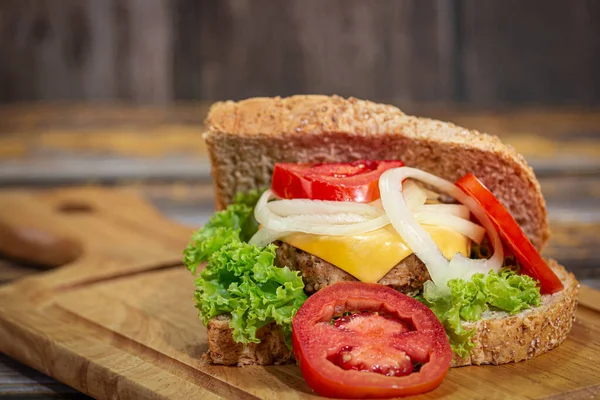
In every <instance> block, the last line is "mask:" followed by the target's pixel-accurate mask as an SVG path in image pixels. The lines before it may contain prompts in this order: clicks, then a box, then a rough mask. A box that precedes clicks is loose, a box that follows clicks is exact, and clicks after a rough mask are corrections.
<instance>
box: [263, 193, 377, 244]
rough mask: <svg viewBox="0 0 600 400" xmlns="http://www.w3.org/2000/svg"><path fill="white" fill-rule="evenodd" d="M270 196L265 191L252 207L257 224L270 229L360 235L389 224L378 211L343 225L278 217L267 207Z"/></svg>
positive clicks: (299, 218) (317, 233)
mask: <svg viewBox="0 0 600 400" xmlns="http://www.w3.org/2000/svg"><path fill="white" fill-rule="evenodd" d="M271 196H272V192H271V191H270V190H267V191H265V192H264V193H263V194H262V196H261V197H260V199H259V200H258V203H257V204H256V207H255V209H254V217H255V218H256V221H258V223H259V224H261V225H263V226H264V227H265V228H268V229H270V230H272V231H280V232H284V231H293V232H304V233H310V234H313V235H330V236H351V235H360V234H363V233H367V232H371V231H374V230H377V229H379V228H382V227H384V226H386V225H387V224H389V219H388V217H387V216H386V215H385V214H383V213H380V215H379V216H378V217H375V218H372V219H369V220H367V221H364V222H358V223H354V224H343V225H331V224H329V225H327V224H323V223H314V222H306V221H305V220H302V218H301V217H298V218H293V217H292V216H289V217H280V216H278V215H276V214H275V213H273V212H272V211H271V210H270V208H269V207H268V205H267V204H268V201H269V199H270V197H271Z"/></svg>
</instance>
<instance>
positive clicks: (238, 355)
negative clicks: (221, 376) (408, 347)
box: [205, 260, 579, 367]
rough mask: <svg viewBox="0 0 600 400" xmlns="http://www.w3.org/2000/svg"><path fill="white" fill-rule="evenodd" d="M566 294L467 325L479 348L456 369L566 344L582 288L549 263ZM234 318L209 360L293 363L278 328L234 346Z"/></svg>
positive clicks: (213, 325)
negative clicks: (471, 330)
mask: <svg viewBox="0 0 600 400" xmlns="http://www.w3.org/2000/svg"><path fill="white" fill-rule="evenodd" d="M548 263H549V265H550V267H551V268H552V269H553V270H554V271H555V272H556V274H557V275H558V277H559V278H560V279H561V281H562V282H563V284H564V286H565V288H564V290H561V291H560V292H558V293H555V294H553V295H544V296H542V304H541V305H540V306H539V307H536V308H533V309H529V310H524V311H522V312H521V313H519V314H515V315H511V314H508V313H505V312H499V311H492V312H489V311H488V312H486V313H485V314H484V318H483V319H481V320H479V321H477V322H464V323H463V325H464V327H465V328H467V329H475V330H476V331H475V335H474V336H473V343H474V344H475V347H474V348H473V351H472V352H471V354H470V356H469V357H466V358H460V357H458V356H456V354H455V355H454V359H453V360H452V366H453V367H460V366H465V365H480V364H495V365H498V364H507V363H512V362H519V361H523V360H528V359H530V358H533V357H535V356H538V355H540V354H543V353H545V352H547V351H549V350H551V349H553V348H554V347H556V346H558V345H559V344H560V343H562V342H563V341H564V340H565V339H566V337H567V335H568V334H569V332H570V331H571V327H572V326H573V321H574V319H575V311H576V309H577V298H578V297H577V296H578V292H579V283H578V282H577V280H576V279H575V277H574V276H573V274H571V273H569V272H567V271H566V270H565V269H564V267H562V266H560V265H559V264H557V263H556V262H555V261H554V260H550V261H549V262H548ZM230 319H231V318H230V316H229V315H220V316H218V317H215V318H213V319H211V320H210V322H209V324H208V347H209V351H208V353H207V354H206V355H205V358H206V359H207V360H208V361H210V362H212V363H215V364H224V365H240V366H241V365H271V364H285V363H289V362H293V361H294V356H293V353H292V352H291V351H290V349H288V348H287V346H286V345H285V343H284V341H283V334H282V332H281V330H280V329H279V327H278V326H277V325H275V324H269V325H267V326H264V327H263V328H261V329H259V331H258V332H257V337H258V338H259V339H261V342H260V343H250V344H248V345H247V346H243V345H242V344H240V343H236V342H235V341H234V340H233V336H232V333H231V329H230V328H229V321H230Z"/></svg>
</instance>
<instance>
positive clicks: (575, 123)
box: [0, 103, 600, 398]
mask: <svg viewBox="0 0 600 400" xmlns="http://www.w3.org/2000/svg"><path fill="white" fill-rule="evenodd" d="M207 108H208V104H206V103H184V104H179V105H177V106H173V107H156V106H152V107H150V106H144V107H139V106H131V105H127V104H112V105H111V104H88V105H80V104H75V103H72V104H68V103H65V104H44V103H39V104H27V105H11V106H5V107H0V187H4V188H13V189H19V190H22V191H23V192H26V193H31V194H35V193H38V192H39V191H40V190H44V189H49V188H54V187H65V186H71V185H102V186H104V187H107V186H108V187H118V188H121V189H123V190H125V191H126V192H127V193H130V194H134V195H137V196H140V197H143V198H144V199H146V200H147V201H148V202H149V203H150V204H152V205H153V206H154V207H156V208H157V209H158V210H160V212H161V214H164V215H166V216H168V217H169V218H171V219H173V220H175V221H177V222H179V223H180V224H183V225H185V226H187V227H188V230H191V229H192V228H195V227H198V226H200V225H201V224H202V223H204V222H205V221H206V220H207V219H208V217H209V215H210V214H211V213H212V210H213V201H212V196H213V193H212V189H211V185H210V177H209V175H208V172H209V170H208V160H207V159H206V150H205V147H204V145H203V143H202V141H201V140H199V133H200V132H201V130H202V121H203V119H204V115H205V113H206V110H207ZM405 111H407V112H409V113H412V114H418V115H427V116H432V117H437V118H441V119H444V120H450V121H453V122H456V123H458V124H461V125H463V126H468V127H471V128H477V129H480V130H483V131H487V132H489V133H494V134H497V135H499V136H500V137H501V138H502V139H503V140H504V141H506V142H508V143H510V144H512V145H513V146H515V147H516V148H517V150H519V151H520V152H522V153H523V154H524V155H525V156H526V158H527V159H528V161H529V162H530V163H531V164H532V165H533V166H534V167H535V171H536V174H537V175H538V177H539V178H540V182H541V185H542V190H543V192H544V195H545V197H546V200H547V204H548V208H549V218H550V225H551V228H552V232H553V236H552V238H551V241H550V243H549V246H548V248H547V249H546V255H547V256H552V257H554V258H557V259H558V260H559V261H561V262H562V263H564V264H566V265H567V266H568V267H569V268H570V269H571V270H573V271H574V272H575V273H576V275H577V276H578V278H579V279H580V280H581V281H582V282H585V283H586V284H589V285H592V286H595V287H597V288H599V289H600V269H599V268H598V265H599V261H600V259H599V256H598V252H597V251H596V249H597V248H598V247H599V246H600V208H599V207H600V164H599V163H600V161H599V160H600V109H596V108H587V109H581V108H572V107H567V108H565V107H562V108H549V109H548V108H546V109H544V108H519V109H515V108H500V109H496V110H494V111H485V110H484V111H481V110H473V109H469V108H447V107H442V106H435V105H433V106H432V105H430V106H417V105H412V106H410V107H408V108H406V110H405ZM2 197H3V194H2V193H0V199H1V198H2ZM67 208H69V207H67ZM78 208H79V212H78V213H77V212H74V213H73V212H72V213H71V214H69V215H70V216H71V217H75V218H82V217H84V216H85V213H84V212H82V211H81V207H77V205H76V204H75V205H73V204H72V205H71V209H72V210H77V209H78ZM88 216H89V215H88ZM65 236H66V237H69V235H68V234H65V233H63V235H62V236H60V235H59V236H58V237H65ZM75 236H76V235H75ZM6 256H7V254H2V252H1V250H0V283H8V282H10V281H12V280H14V279H17V278H20V277H26V276H28V275H32V276H35V275H38V274H41V273H43V272H44V271H45V270H46V269H45V268H44V267H42V266H39V265H35V263H33V264H32V263H28V264H23V263H21V262H17V261H16V260H14V259H12V258H11V259H7V258H6ZM183 302H184V303H185V301H183ZM0 303H1V302H0ZM5 359H6V358H0V387H2V388H4V387H6V388H9V389H7V390H9V391H6V392H2V391H1V390H0V395H1V394H3V393H7V395H8V396H17V395H18V396H38V395H39V393H41V392H40V390H41V391H45V390H46V389H47V388H50V389H48V391H47V393H46V392H44V393H45V394H44V395H54V394H55V395H64V396H65V397H72V396H77V395H76V394H73V391H72V389H70V388H69V387H66V386H62V385H60V384H58V383H56V382H55V381H53V380H49V378H45V377H43V375H39V374H29V372H27V371H29V370H28V369H27V368H25V367H23V366H22V365H21V364H19V363H16V362H14V361H11V360H8V361H7V362H5V361H4V360H5ZM32 381H33V382H37V383H32ZM44 388H46V389H44ZM15 393H18V394H15ZM579 394H580V395H581V396H583V395H584V394H586V393H585V392H581V393H579ZM589 395H590V394H588V396H589ZM571 398H578V396H577V395H575V394H574V395H573V396H572V397H571Z"/></svg>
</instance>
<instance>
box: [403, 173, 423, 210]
mask: <svg viewBox="0 0 600 400" xmlns="http://www.w3.org/2000/svg"><path fill="white" fill-rule="evenodd" d="M403 194H404V199H405V200H406V204H408V208H409V209H411V210H416V209H417V208H419V207H421V206H422V205H423V204H425V201H427V193H426V192H425V190H424V189H423V188H422V187H421V186H419V185H418V184H417V183H416V182H414V181H412V180H407V181H406V182H405V183H404V191H403Z"/></svg>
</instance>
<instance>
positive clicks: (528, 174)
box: [184, 95, 578, 397]
mask: <svg viewBox="0 0 600 400" xmlns="http://www.w3.org/2000/svg"><path fill="white" fill-rule="evenodd" d="M204 140H205V141H206V144H207V148H208V151H209V155H210V161H211V165H212V175H213V179H214V189H215V202H216V207H217V212H216V213H215V215H214V216H213V217H212V218H211V220H210V221H209V222H208V223H207V224H206V225H205V226H204V227H202V228H201V229H200V230H198V231H197V232H195V233H194V234H193V236H192V239H191V241H190V244H189V246H188V247H187V248H186V249H185V251H184V262H185V264H186V265H187V266H188V268H189V269H190V270H191V271H192V272H193V273H194V274H196V275H197V278H196V282H195V283H196V286H197V291H196V294H195V297H196V303H197V304H196V306H197V308H198V310H199V312H200V318H201V319H202V320H203V322H204V323H205V325H206V326H207V328H208V345H209V351H208V353H207V354H206V355H205V358H206V359H207V360H208V361H209V362H212V363H215V364H224V365H239V366H241V365H269V364H282V363H288V362H294V361H297V362H299V364H300V366H301V369H302V372H303V374H304V376H305V378H306V379H307V382H308V383H309V385H310V386H311V387H313V389H315V390H316V391H317V393H319V394H324V395H331V396H348V395H349V394H352V397H364V396H376V397H385V393H384V394H382V393H375V392H373V391H372V390H371V389H372V388H371V389H369V390H366V389H365V390H366V391H362V392H361V391H360V390H358V389H357V388H356V387H353V388H352V390H351V391H348V390H346V391H343V390H342V392H337V391H336V390H337V389H336V388H335V387H337V388H339V387H343V385H342V384H339V382H343V381H344V379H346V378H344V377H343V376H341V375H340V377H339V380H338V381H337V383H336V384H331V382H333V381H335V379H333V378H331V379H329V381H327V379H325V378H324V376H325V375H326V374H325V373H323V374H322V375H319V367H315V366H314V363H313V362H311V361H310V359H309V356H308V354H311V351H312V350H311V349H309V348H308V347H307V346H316V345H317V344H316V343H317V340H316V339H315V337H320V338H321V339H322V340H323V341H326V342H328V343H329V341H331V340H333V339H331V338H330V337H328V338H325V337H323V336H318V335H317V336H314V335H316V334H315V331H307V329H306V328H305V326H304V325H305V324H308V322H306V321H309V320H311V318H313V319H312V321H313V322H312V323H313V324H314V323H315V321H317V320H314V318H317V317H315V313H321V312H323V311H322V310H328V311H327V312H329V314H327V315H321V314H319V317H318V318H317V319H318V321H317V323H322V322H323V321H328V323H330V325H331V326H332V327H335V328H336V329H338V330H342V331H344V332H346V331H348V329H349V328H348V327H349V326H352V327H355V326H360V327H361V328H360V329H359V330H361V334H365V335H366V336H365V337H366V338H367V339H368V340H366V342H369V343H371V344H369V345H365V346H366V347H368V349H367V350H368V351H367V350H365V351H363V350H364V349H362V348H360V345H359V344H356V346H358V347H356V348H354V349H353V347H352V346H350V345H345V344H344V343H341V344H339V346H338V345H337V344H335V343H334V344H331V343H330V347H329V348H328V349H322V353H323V354H325V353H327V354H328V355H327V359H328V360H329V361H330V363H331V364H332V365H335V366H336V367H335V368H338V369H341V370H346V371H353V372H356V370H359V371H364V370H369V371H371V372H375V373H376V374H377V375H378V376H379V375H383V376H385V379H387V378H390V377H394V376H396V377H402V378H403V379H406V380H407V381H406V382H408V379H413V381H414V382H413V381H411V382H412V383H411V384H407V385H404V387H406V388H409V389H405V390H404V391H401V392H389V393H387V394H389V395H406V394H414V393H420V392H423V391H426V390H430V389H432V388H434V387H435V386H436V385H437V384H439V382H441V379H443V375H445V372H444V371H446V372H447V368H448V367H450V365H451V366H453V367H458V366H466V365H480V364H495V365H497V364H505V363H511V362H519V361H522V360H527V359H530V358H533V357H535V356H538V355H540V354H543V353H545V352H547V351H549V350H551V349H553V348H554V347H556V346H558V345H559V344H560V343H561V342H562V341H564V340H565V338H566V337H567V335H568V333H569V331H570V329H571V326H572V323H573V320H574V315H575V310H576V307H577V295H578V282H577V280H576V279H575V277H574V276H573V275H572V274H571V273H569V272H567V271H566V270H565V268H564V267H562V266H561V265H559V264H558V263H557V262H556V261H554V260H544V259H542V257H541V256H540V252H541V251H542V250H543V248H544V246H545V245H546V243H547V241H548V239H549V236H550V232H549V228H548V221H547V214H546V205H545V201H544V198H543V196H542V193H541V189H540V185H539V183H538V181H537V179H536V177H535V175H534V173H533V170H532V169H531V168H530V167H529V166H528V165H527V163H526V161H525V160H524V158H523V157H522V156H521V155H519V154H518V153H517V152H516V151H515V150H514V149H513V148H511V147H509V146H507V145H505V144H503V143H502V142H501V141H500V140H499V139H498V138H497V137H495V136H491V135H488V134H485V133H479V132H476V131H473V130H468V129H465V128H461V127H458V126H456V125H453V124H451V123H445V122H440V121H436V120H431V119H427V118H420V117H414V116H409V115H406V114H404V113H403V112H402V111H400V110H399V109H398V108H396V107H393V106H390V105H383V104H377V103H373V102H370V101H364V100H358V99H354V98H350V99H344V98H341V97H337V96H332V97H329V96H317V95H304V96H292V97H288V98H253V99H248V100H244V101H240V102H232V101H227V102H219V103H216V104H214V105H213V106H212V107H211V109H210V111H209V114H208V116H207V119H206V126H205V132H204ZM347 296H350V297H347ZM352 296H354V297H352ZM398 296H400V297H398ZM396 297H398V298H396ZM357 299H362V300H360V301H359V300H357ZM390 304H398V307H400V309H402V310H404V311H398V310H396V309H393V308H391V307H392V306H391V305H390ZM407 309H408V310H409V311H406V310H407ZM311 310H312V311H311ZM317 310H320V311H317ZM406 313H408V314H406ZM407 315H409V316H407ZM417 315H418V317H417ZM432 315H435V318H432V317H431V316H432ZM406 318H408V319H406ZM423 321H425V322H423ZM430 322H431V323H430ZM428 324H430V325H428ZM421 325H423V326H425V325H427V326H429V328H423V327H422V326H421ZM365 327H369V328H368V329H367V328H365ZM376 328H377V329H376ZM380 328H381V329H380ZM323 329H329V328H327V327H324V328H323ZM332 329H333V328H332ZM352 329H354V328H352ZM357 329H358V328H357ZM365 329H367V331H365ZM369 329H370V330H369ZM420 329H424V330H425V331H426V332H427V335H434V333H435V335H434V336H435V338H436V339H431V340H430V341H429V342H428V344H427V348H428V349H429V350H428V351H429V353H427V355H426V356H425V355H422V359H419V356H418V355H417V354H416V353H415V350H414V349H415V348H414V346H413V348H412V350H411V348H404V347H402V346H403V345H400V344H397V342H393V341H392V342H393V343H396V344H394V345H390V346H391V347H390V346H387V345H386V346H387V347H385V346H384V347H381V346H383V345H381V346H379V347H378V345H376V344H373V343H375V342H378V341H379V342H380V343H384V342H385V341H386V340H388V339H389V340H392V339H390V337H392V336H393V338H394V339H393V340H397V338H398V337H400V336H401V335H407V334H410V332H412V331H419V330H420ZM384 331H385V332H392V333H391V334H389V335H388V334H384V336H382V338H383V337H385V338H387V339H385V340H384V339H377V338H376V337H375V336H373V332H380V333H381V332H384ZM408 331H410V332H408ZM327 332H330V331H327ZM331 332H334V331H331ZM335 332H337V331H335ZM407 332H408V333H407ZM432 332H433V333H432ZM439 332H442V334H440V333H439ZM311 335H312V336H311ZM327 335H329V334H327ZM327 335H326V336H327ZM369 335H371V336H369ZM414 335H416V333H415V334H414ZM424 335H425V334H424ZM427 335H425V336H427ZM330 336H331V337H334V336H336V335H330ZM434 336H431V337H434ZM346 337H348V336H346ZM407 337H408V336H407ZM428 337H429V336H428ZM440 337H443V340H442V339H440ZM302 338H304V339H302ZM366 342H365V343H366ZM392 342H389V343H392ZM385 343H388V342H385ZM336 346H338V347H336ZM369 346H370V347H369ZM394 346H395V347H394ZM419 346H420V344H419ZM419 346H416V347H418V348H421V347H419ZM409 347H410V346H409ZM394 349H396V350H397V351H398V353H399V354H401V356H402V357H403V358H402V359H400V358H398V357H396V356H395V355H394V354H392V353H394ZM399 349H402V350H399ZM436 349H437V350H436ZM334 350H335V351H334ZM359 350H360V351H359ZM436 352H437V353H436ZM390 354H392V355H391V356H390V357H391V358H390V359H388V358H389V357H388V358H386V357H387V356H389V355H390ZM374 357H375V358H376V359H374ZM377 357H380V358H381V357H383V358H382V359H377ZM405 359H406V360H408V361H407V363H408V364H406V363H405V362H404V360H405ZM349 360H350V361H349ZM352 360H360V362H359V363H358V364H357V363H353V361H352ZM415 360H416V361H415ZM434 361H435V362H434ZM445 363H446V364H447V366H446V368H445V369H444V368H443V365H445ZM309 364H313V365H309ZM428 364H431V366H429V365H428ZM433 364H435V365H433ZM382 365H387V367H385V368H383V367H382ZM369 366H371V367H372V366H377V370H374V369H373V368H371V367H369ZM330 367H331V366H328V367H327V368H330ZM323 368H325V367H323ZM369 368H370V369H369ZM436 370H439V373H437V375H436V374H435V373H434V372H432V371H436ZM315 371H316V372H315ZM332 373H333V374H338V372H336V371H333V372H332ZM427 374H434V375H435V376H433V375H432V378H431V379H430V384H429V385H425V386H423V384H422V382H421V381H418V382H417V381H416V379H421V380H422V379H424V378H423V376H426V375H427ZM363 375H364V374H363ZM315 376H317V377H318V378H315ZM336 376H337V375H336ZM411 377H412V378H411ZM377 379H379V378H377ZM381 379H384V378H381ZM398 379H399V378H398ZM326 381H327V382H329V383H330V385H329V386H328V387H327V385H325V384H324V383H323V382H326ZM348 382H353V378H349V379H348ZM386 382H387V381H386ZM431 382H433V383H431ZM348 384H349V385H350V386H352V385H353V383H348ZM384 385H385V384H384ZM367 386H368V385H367ZM392 386H393V385H392ZM396 386H397V385H396ZM401 386H402V385H401ZM417 387H418V388H417ZM410 388H413V389H410ZM415 388H417V389H415Z"/></svg>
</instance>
